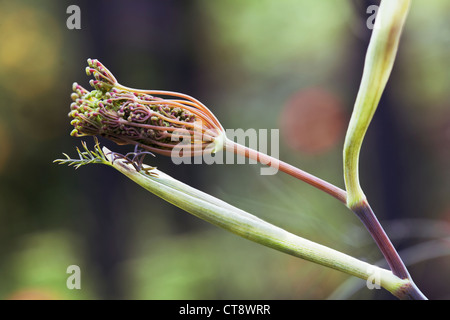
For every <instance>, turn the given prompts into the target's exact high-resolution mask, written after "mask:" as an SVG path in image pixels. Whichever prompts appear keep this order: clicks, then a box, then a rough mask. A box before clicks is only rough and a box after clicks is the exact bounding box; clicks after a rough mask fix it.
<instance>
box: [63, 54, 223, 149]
mask: <svg viewBox="0 0 450 320" xmlns="http://www.w3.org/2000/svg"><path fill="white" fill-rule="evenodd" d="M88 65H89V66H88V67H87V68H86V74H87V75H93V76H94V78H95V80H94V79H91V80H90V82H89V84H90V85H91V86H92V87H93V88H94V90H92V91H88V90H86V89H85V88H83V87H81V86H80V85H79V84H77V83H74V84H73V86H72V89H73V91H74V92H73V93H72V95H71V98H72V100H74V102H73V103H72V104H71V106H70V109H71V111H70V113H69V116H70V117H72V118H74V120H72V121H71V124H72V125H73V126H74V129H73V130H72V132H71V135H72V136H76V137H80V136H86V135H99V136H103V137H106V138H108V139H110V140H112V141H114V142H116V143H118V144H134V145H139V146H140V147H141V148H144V149H147V150H149V151H152V152H155V153H160V154H164V155H171V151H172V149H173V148H174V147H175V146H177V145H178V144H179V138H180V136H184V138H186V136H187V137H188V139H190V145H191V149H192V151H193V152H192V153H191V155H197V154H199V153H202V152H203V151H204V150H205V149H206V148H208V149H209V150H210V149H211V147H212V149H213V151H218V150H219V149H221V148H223V141H224V138H225V133H224V130H223V128H222V126H221V124H220V123H219V122H218V121H217V119H216V118H215V116H214V115H213V114H212V113H211V111H209V109H208V108H207V107H206V106H204V105H203V104H202V103H201V102H199V101H198V100H196V99H194V98H192V97H190V96H187V95H185V94H181V93H177V92H169V91H156V90H138V89H133V88H128V87H125V86H122V85H121V84H119V83H118V82H117V80H116V78H115V77H114V76H113V75H112V73H111V72H110V71H109V70H108V69H107V68H106V67H105V66H104V65H103V64H101V63H100V62H99V61H98V60H96V59H88ZM158 95H159V96H164V97H165V98H162V97H158ZM199 124H200V125H199ZM199 137H200V138H199Z"/></svg>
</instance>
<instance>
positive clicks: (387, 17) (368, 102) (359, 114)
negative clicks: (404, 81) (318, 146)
mask: <svg viewBox="0 0 450 320" xmlns="http://www.w3.org/2000/svg"><path fill="white" fill-rule="evenodd" d="M410 2H411V1H410V0H395V1H392V0H383V1H381V5H380V8H379V9H378V14H377V21H376V24H375V28H374V30H373V33H372V36H371V39H370V43H369V47H368V48H367V54H366V60H365V63H364V70H363V75H362V79H361V84H360V87H359V91H358V95H357V97H356V101H355V106H354V108H353V113H352V116H351V118H350V123H349V126H348V129H347V134H346V137H345V142H344V152H343V156H344V179H345V186H346V190H347V193H348V198H347V204H348V207H349V208H351V207H352V206H353V205H356V204H357V203H359V202H361V201H364V200H365V199H366V197H365V195H364V192H363V190H362V188H361V186H360V182H359V168H358V163H359V155H360V151H361V146H362V143H363V140H364V136H365V134H366V131H367V129H368V127H369V125H370V122H371V120H372V117H373V115H374V114H375V111H376V109H377V106H378V103H379V101H380V98H381V95H382V93H383V91H384V88H385V87H386V83H387V81H388V79H389V76H390V74H391V71H392V67H393V65H394V61H395V57H396V54H397V49H398V44H399V41H400V36H401V33H402V29H403V25H404V23H405V20H406V17H407V14H408V11H409V6H410Z"/></svg>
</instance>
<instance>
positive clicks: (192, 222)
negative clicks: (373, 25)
mask: <svg viewBox="0 0 450 320" xmlns="http://www.w3.org/2000/svg"><path fill="white" fill-rule="evenodd" d="M71 4H77V5H78V6H79V8H80V10H81V29H79V30H78V29H74V30H70V29H68V28H67V26H66V20H67V19H68V18H69V16H70V14H68V13H66V9H67V7H68V6H69V5H71ZM371 4H378V2H377V1H352V0H346V1H335V0H322V1H313V0H278V1H275V0H246V1H238V0H220V1H208V0H196V1H174V0H170V1H169V0H167V1H157V0H146V1H144V0H139V1H124V0H122V1H119V0H114V1H105V0H101V1H77V2H69V1H62V0H59V1H50V0H40V1H31V0H30V1H26V0H19V1H6V0H3V1H1V0H0V40H1V45H0V96H1V100H0V298H2V299H34V298H38V299H47V298H48V299H328V298H331V299H372V298H383V299H391V298H392V296H391V295H390V294H388V293H386V292H385V291H384V290H368V289H367V288H366V287H365V282H364V281H363V280H359V279H354V278H350V277H348V276H346V275H344V274H341V273H339V272H337V271H334V270H331V269H327V268H324V267H321V266H317V265H314V264H312V263H309V262H305V261H302V260H300V259H297V258H294V257H290V256H288V255H285V254H282V253H279V252H277V251H274V250H272V249H268V248H265V247H262V246H259V245H257V244H254V243H252V242H249V241H247V240H244V239H241V238H239V237H237V236H235V235H233V234H230V233H227V232H226V231H224V230H222V229H219V228H217V227H214V226H211V225H208V224H207V223H205V222H203V221H201V220H198V219H197V218H195V217H193V216H190V215H189V214H187V213H185V212H183V211H181V210H179V209H177V208H175V207H173V206H171V205H169V204H167V203H165V202H163V201H162V200H160V199H158V198H157V197H155V196H154V195H152V194H149V193H148V192H146V191H145V190H143V189H142V188H140V187H139V186H137V185H135V184H133V183H132V182H131V181H129V180H127V179H126V178H125V177H124V176H122V175H120V174H119V173H117V172H116V171H114V170H113V169H111V168H109V167H106V166H96V165H91V166H86V167H82V168H80V169H78V170H77V171H75V170H74V169H73V168H70V167H66V166H58V165H56V164H53V163H52V161H53V160H54V159H57V158H61V157H62V152H66V153H68V154H70V155H73V156H75V147H76V146H80V143H81V141H80V139H77V138H73V137H70V135H69V133H70V131H71V126H70V123H69V122H70V119H69V118H68V116H67V114H68V112H69V105H70V103H71V99H70V93H71V87H72V83H73V82H78V83H80V84H81V85H83V86H85V87H89V85H88V81H89V77H87V76H86V74H85V71H84V69H85V67H86V59H87V58H97V59H99V60H100V61H102V62H103V63H104V64H105V65H106V66H107V67H108V68H109V69H110V70H111V71H112V72H113V73H114V75H115V76H116V78H117V79H118V80H119V82H121V83H122V84H124V85H127V86H132V87H137V88H146V89H161V90H172V91H179V92H183V93H187V94H190V95H192V96H195V97H197V98H198V99H199V100H201V101H202V102H204V103H205V104H206V105H208V106H209V107H210V109H211V110H212V111H213V112H214V113H215V114H216V115H217V117H218V118H219V119H220V121H221V122H222V124H223V126H224V127H225V128H230V129H238V128H242V129H244V130H246V129H249V128H254V129H280V140H281V143H280V158H281V159H283V160H284V161H286V162H288V163H291V164H293V165H296V166H298V167H300V168H302V169H304V170H306V171H308V172H310V173H313V174H315V175H317V176H319V177H321V178H324V179H325V180H328V181H330V182H332V183H334V184H336V185H338V186H340V187H343V178H342V156H341V150H342V145H343V140H344V135H345V130H346V126H347V123H348V119H349V117H350V113H351V110H352V107H353V102H354V99H355V97H356V93H357V90H358V86H359V81H360V77H361V72H362V66H363V62H364V55H365V51H366V48H367V43H368V40H369V36H370V32H371V30H369V29H368V28H367V25H366V20H367V19H368V18H369V17H370V14H368V13H366V9H367V7H368V6H369V5H371ZM449 17H450V2H449V1H447V0H431V1H425V0H415V1H414V2H413V5H412V8H411V12H410V15H409V18H408V21H407V25H406V28H405V33H404V35H403V37H402V42H401V46H400V52H399V55H398V59H397V61H396V64H395V67H394V70H393V74H392V77H391V79H390V81H389V84H388V88H387V90H386V92H385V94H384V95H383V99H382V101H381V105H380V108H379V109H378V111H377V113H376V115H375V118H374V121H373V123H372V125H371V127H370V130H369V133H368V135H367V137H366V139H365V144H364V146H363V150H362V159H361V179H362V185H363V188H364V189H365V191H366V194H367V195H368V198H369V200H370V201H371V204H372V207H373V208H374V210H375V212H376V213H377V215H378V217H379V219H380V220H381V221H382V224H383V226H384V227H385V229H386V231H387V233H388V234H389V235H390V236H391V238H392V241H393V242H394V244H395V246H396V247H397V248H398V249H399V251H400V252H401V255H402V257H404V259H405V262H406V263H407V264H410V266H409V268H410V272H411V274H412V276H413V278H414V280H415V282H416V283H417V285H418V286H419V287H420V288H421V290H422V291H423V292H424V293H425V294H426V295H427V296H428V297H429V298H430V299H448V298H450V279H449V277H448V270H449V266H450V259H449V256H448V254H449V253H450V246H449V242H448V237H449V236H450V228H449V219H450V197H449V195H450V72H449V70H450V64H449V61H450V27H449V25H448V21H449ZM86 141H87V142H88V143H89V144H90V145H92V139H90V138H88V139H86ZM101 142H102V144H104V145H106V146H108V147H109V148H110V149H113V150H115V151H120V152H128V151H131V150H132V147H124V146H121V147H118V146H116V145H114V144H112V143H110V142H108V141H105V140H101ZM147 162H148V163H149V164H152V165H155V166H157V167H158V168H160V169H161V170H163V171H165V172H167V173H169V174H170V175H172V176H173V177H175V178H177V179H179V180H182V181H184V182H187V183H189V184H190V185H192V186H194V187H197V188H199V189H201V190H204V191H207V192H209V193H211V194H212V195H215V196H217V197H219V198H221V199H223V200H226V201H228V202H230V203H232V204H234V205H236V206H238V207H240V208H242V209H245V210H247V211H249V212H251V213H253V214H255V215H257V216H259V217H262V218H264V219H265V220H267V221H270V222H272V223H275V224H277V225H278V226H281V227H283V228H285V229H287V230H289V231H291V232H293V233H296V234H298V235H300V236H303V237H306V238H308V239H310V240H313V241H317V242H319V243H321V244H324V245H327V246H330V247H332V248H334V249H337V250H341V251H343V252H345V253H348V254H350V255H352V256H355V257H357V258H360V259H363V260H366V261H369V262H371V263H376V264H378V265H380V266H384V264H383V260H382V257H381V255H380V253H379V251H378V250H377V248H376V247H375V246H374V244H373V241H372V240H371V238H370V236H369V235H368V234H367V233H366V232H365V230H364V229H363V228H361V224H360V223H359V221H358V220H357V218H355V217H354V216H353V215H352V214H351V213H350V211H348V210H347V209H346V208H345V207H344V206H342V205H341V204H340V203H338V202H337V201H336V200H334V199H333V198H331V197H329V196H327V195H325V194H323V193H320V192H319V191H317V190H315V189H313V188H311V187H309V186H307V185H304V184H302V183H300V182H298V181H295V180H294V179H293V178H291V177H289V176H287V175H285V174H283V173H279V174H277V175H275V176H261V175H259V167H258V166H257V165H237V164H236V165H211V166H208V165H189V166H188V165H184V166H183V165H180V166H177V165H174V164H173V163H172V162H171V161H170V159H169V158H164V157H162V156H157V157H156V158H147ZM74 264H75V265H78V266H80V268H81V290H69V289H67V287H66V279H67V278H68V276H69V274H67V273H66V270H67V267H68V266H69V265H74Z"/></svg>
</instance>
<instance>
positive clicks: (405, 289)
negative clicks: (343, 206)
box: [104, 150, 414, 299]
mask: <svg viewBox="0 0 450 320" xmlns="http://www.w3.org/2000/svg"><path fill="white" fill-rule="evenodd" d="M104 153H105V154H108V150H105V151H104ZM110 161H111V160H110ZM105 164H108V165H111V166H113V167H114V168H115V169H117V170H118V171H120V172H121V173H123V174H124V175H126V176H127V177H128V178H130V179H131V180H133V181H134V182H136V183H137V184H139V185H140V186H142V187H144V188H145V189H147V190H148V191H150V192H152V193H154V194H155V195H157V196H159V197H161V198H162V199H164V200H165V201H168V202H169V203H172V204H173V205H175V206H177V207H179V208H181V209H183V210H185V211H187V212H189V213H191V214H193V215H195V216H197V217H198V218H200V219H202V220H205V221H207V222H209V223H212V224H214V225H216V226H219V227H221V228H223V229H225V230H228V231H230V232H232V233H234V234H237V235H239V236H241V237H243V238H246V239H248V240H251V241H253V242H256V243H259V244H262V245H264V246H267V247H270V248H273V249H276V250H278V251H281V252H284V253H287V254H290V255H292V256H295V257H299V258H302V259H305V260H308V261H311V262H314V263H317V264H320V265H323V266H326V267H329V268H333V269H335V270H338V271H341V272H344V273H346V274H349V275H352V276H356V277H359V278H361V279H364V280H367V279H370V278H371V277H373V276H374V274H375V275H377V276H378V277H379V280H380V285H381V286H382V287H383V288H385V289H386V290H388V291H389V292H391V293H392V294H393V295H395V296H396V297H398V298H399V299H408V298H414V296H413V295H408V293H409V292H410V289H409V288H410V287H411V282H410V280H409V279H401V278H399V277H397V276H395V275H394V274H393V273H392V272H391V271H390V270H386V269H383V268H379V267H377V266H374V265H371V264H369V263H366V262H363V261H361V260H358V259H356V258H354V257H351V256H349V255H346V254H344V253H342V252H339V251H336V250H333V249H331V248H328V247H326V246H323V245H320V244H317V243H315V242H312V241H309V240H307V239H304V238H302V237H299V236H296V235H294V234H292V233H290V232H288V231H286V230H284V229H281V228H279V227H276V226H274V225H272V224H270V223H268V222H266V221H264V220H262V219H260V218H258V217H256V216H254V215H252V214H250V213H247V212H245V211H243V210H241V209H238V208H236V207H234V206H232V205H230V204H228V203H226V202H224V201H222V200H219V199H217V198H215V197H213V196H211V195H208V194H206V193H204V192H202V191H199V190H197V189H195V188H192V187H190V186H189V185H186V184H184V183H182V182H180V181H178V180H176V179H173V178H172V177H170V176H168V175H166V174H164V173H163V172H161V171H159V170H157V169H152V170H151V174H144V173H142V171H141V172H137V171H136V170H135V169H134V167H133V166H131V165H129V164H126V163H125V162H124V161H122V160H120V159H117V160H115V161H114V162H113V163H111V162H105Z"/></svg>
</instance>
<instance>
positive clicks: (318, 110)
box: [280, 87, 347, 155]
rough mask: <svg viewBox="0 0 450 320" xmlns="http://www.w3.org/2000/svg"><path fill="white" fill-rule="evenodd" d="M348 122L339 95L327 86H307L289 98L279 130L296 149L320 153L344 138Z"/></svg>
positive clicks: (308, 152) (307, 152) (290, 145)
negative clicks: (326, 87)
mask: <svg viewBox="0 0 450 320" xmlns="http://www.w3.org/2000/svg"><path fill="white" fill-rule="evenodd" d="M346 122H347V115H346V112H345V111H344V108H343V105H342V102H341V100H340V99H339V97H338V96H336V95H335V94H334V93H332V92H330V91H328V90H326V89H324V88H319V87H317V88H307V89H303V90H301V91H298V92H296V93H295V94H293V95H292V96H291V97H290V98H289V99H288V101H287V103H286V105H285V107H284V109H283V110H282V113H281V117H280V132H281V134H282V137H283V140H284V141H285V142H286V144H287V145H288V146H289V147H291V148H292V149H293V150H294V151H299V152H303V153H306V154H312V155H317V154H321V153H324V152H327V151H328V150H330V148H332V147H333V146H335V145H336V144H337V143H338V142H340V141H341V139H342V138H343V136H344V132H345V127H346Z"/></svg>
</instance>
